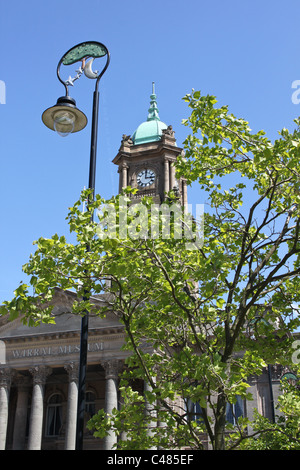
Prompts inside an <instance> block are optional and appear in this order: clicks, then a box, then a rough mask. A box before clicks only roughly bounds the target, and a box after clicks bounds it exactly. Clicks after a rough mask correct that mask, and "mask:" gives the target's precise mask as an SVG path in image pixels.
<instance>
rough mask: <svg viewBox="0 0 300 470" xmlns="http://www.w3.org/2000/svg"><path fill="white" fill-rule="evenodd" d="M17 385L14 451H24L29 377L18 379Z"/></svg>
mask: <svg viewBox="0 0 300 470" xmlns="http://www.w3.org/2000/svg"><path fill="white" fill-rule="evenodd" d="M16 384H17V387H18V399H17V408H16V414H15V422H14V434H13V450H24V449H25V437H26V423H27V412H28V395H29V380H28V378H27V377H18V378H17V379H16Z"/></svg>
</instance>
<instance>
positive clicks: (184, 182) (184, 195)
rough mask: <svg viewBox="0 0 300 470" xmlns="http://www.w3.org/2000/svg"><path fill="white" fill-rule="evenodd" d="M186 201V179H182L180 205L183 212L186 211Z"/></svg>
mask: <svg viewBox="0 0 300 470" xmlns="http://www.w3.org/2000/svg"><path fill="white" fill-rule="evenodd" d="M187 203H188V197H187V184H186V180H182V205H183V206H184V209H185V212H187Z"/></svg>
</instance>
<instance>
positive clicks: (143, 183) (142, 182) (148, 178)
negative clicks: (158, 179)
mask: <svg viewBox="0 0 300 470" xmlns="http://www.w3.org/2000/svg"><path fill="white" fill-rule="evenodd" d="M136 180H137V184H138V185H139V186H140V187H141V188H146V187H147V186H151V184H153V183H154V181H155V173H154V171H153V170H149V168H148V169H146V170H142V171H140V172H139V173H138V175H137V178H136Z"/></svg>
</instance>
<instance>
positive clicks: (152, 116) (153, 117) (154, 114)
mask: <svg viewBox="0 0 300 470" xmlns="http://www.w3.org/2000/svg"><path fill="white" fill-rule="evenodd" d="M150 99H151V101H150V108H149V109H148V113H149V114H148V118H147V121H160V118H159V115H158V108H157V103H156V94H155V82H152V95H151V96H150Z"/></svg>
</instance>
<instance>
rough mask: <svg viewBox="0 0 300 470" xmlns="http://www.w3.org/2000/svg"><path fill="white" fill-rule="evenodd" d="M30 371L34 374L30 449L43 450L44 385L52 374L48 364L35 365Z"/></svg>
mask: <svg viewBox="0 0 300 470" xmlns="http://www.w3.org/2000/svg"><path fill="white" fill-rule="evenodd" d="M29 372H30V373H31V374H32V376H33V391H32V402H31V413H30V422H29V438H28V450H41V444H42V432H43V417H44V387H45V383H46V379H47V377H48V375H50V374H51V369H50V367H47V366H35V367H33V368H32V369H29Z"/></svg>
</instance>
